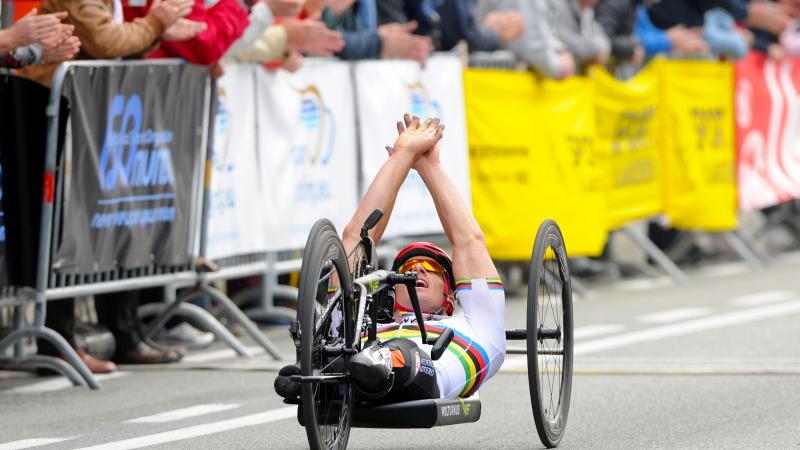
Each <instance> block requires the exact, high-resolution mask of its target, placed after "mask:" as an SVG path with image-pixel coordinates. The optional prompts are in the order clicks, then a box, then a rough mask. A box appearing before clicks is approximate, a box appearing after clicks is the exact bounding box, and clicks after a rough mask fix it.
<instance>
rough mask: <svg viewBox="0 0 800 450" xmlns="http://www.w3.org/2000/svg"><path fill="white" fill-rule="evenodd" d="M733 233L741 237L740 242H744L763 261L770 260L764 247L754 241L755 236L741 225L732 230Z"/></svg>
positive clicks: (770, 257)
mask: <svg viewBox="0 0 800 450" xmlns="http://www.w3.org/2000/svg"><path fill="white" fill-rule="evenodd" d="M733 233H734V234H735V235H736V236H737V237H738V238H739V239H741V241H742V242H744V243H745V245H747V246H748V247H749V248H750V249H751V250H752V251H753V253H755V254H756V256H758V257H759V259H761V260H762V261H763V262H765V263H768V262H770V261H772V256H770V255H769V253H768V252H767V251H766V250H765V249H764V247H763V246H762V245H761V244H759V243H758V242H756V240H755V238H754V237H753V235H752V234H750V232H749V231H747V230H745V229H744V228H742V227H739V228H737V229H735V230H733Z"/></svg>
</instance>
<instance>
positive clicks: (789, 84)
mask: <svg viewBox="0 0 800 450" xmlns="http://www.w3.org/2000/svg"><path fill="white" fill-rule="evenodd" d="M798 92H800V60H798V59H783V60H781V61H775V60H773V59H770V58H767V57H766V56H765V55H763V54H760V53H756V52H752V53H750V55H748V56H747V58H745V59H743V60H742V61H740V62H739V63H738V64H737V65H736V148H737V151H738V156H739V158H738V178H739V181H738V186H739V206H740V208H741V209H742V210H743V211H751V210H754V209H759V208H764V207H767V206H772V205H775V204H778V203H781V202H784V201H787V200H791V199H794V198H799V197H800V96H798Z"/></svg>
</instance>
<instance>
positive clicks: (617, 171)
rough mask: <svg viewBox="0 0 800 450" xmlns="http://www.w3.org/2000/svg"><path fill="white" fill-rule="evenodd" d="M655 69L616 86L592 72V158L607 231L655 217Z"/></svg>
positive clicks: (657, 182) (658, 210)
mask: <svg viewBox="0 0 800 450" xmlns="http://www.w3.org/2000/svg"><path fill="white" fill-rule="evenodd" d="M655 66H656V64H651V65H649V66H648V67H647V68H646V69H645V70H643V71H642V72H641V73H639V74H638V75H637V76H636V78H634V79H632V80H629V81H626V82H621V81H619V80H617V79H616V78H614V77H613V76H612V75H611V74H609V73H608V72H607V71H606V70H605V69H602V68H600V69H596V70H595V71H594V73H593V78H594V82H595V103H594V106H595V114H596V117H597V139H596V142H597V153H598V154H599V155H600V157H601V158H602V160H603V161H605V163H606V168H607V171H608V172H607V175H606V176H607V189H608V191H607V193H606V202H607V207H608V229H609V230H614V229H617V228H620V227H622V226H624V225H625V224H627V223H629V222H632V221H635V220H639V219H644V218H647V217H651V216H654V215H656V214H660V213H661V212H662V210H663V203H662V199H663V198H662V195H661V187H662V186H661V173H660V172H661V146H660V145H659V138H660V137H659V132H660V130H659V125H660V118H659V115H658V102H659V89H658V82H659V80H658V76H659V74H658V70H657V67H655Z"/></svg>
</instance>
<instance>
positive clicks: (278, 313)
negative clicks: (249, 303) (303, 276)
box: [234, 252, 297, 322]
mask: <svg viewBox="0 0 800 450" xmlns="http://www.w3.org/2000/svg"><path fill="white" fill-rule="evenodd" d="M265 260H266V263H267V267H266V270H264V273H262V274H261V286H260V287H255V288H252V291H251V289H247V290H245V291H244V292H241V293H240V294H239V295H237V296H236V297H237V299H236V300H240V301H241V298H242V297H245V298H246V296H248V295H249V296H252V297H254V296H261V297H260V301H259V302H257V305H258V306H256V307H254V308H250V309H248V310H247V311H246V312H245V314H246V315H247V317H249V318H250V319H252V320H256V321H260V322H274V321H276V320H278V321H287V322H288V321H292V320H295V318H296V317H297V311H295V310H294V309H291V308H284V307H280V306H275V297H276V296H285V297H289V298H292V299H294V300H295V302H296V301H297V288H294V287H292V286H282V285H280V284H279V283H278V277H277V274H276V270H275V265H276V263H277V257H276V255H275V252H267V253H266V255H265ZM236 300H234V303H237V301H236ZM237 304H240V303H237Z"/></svg>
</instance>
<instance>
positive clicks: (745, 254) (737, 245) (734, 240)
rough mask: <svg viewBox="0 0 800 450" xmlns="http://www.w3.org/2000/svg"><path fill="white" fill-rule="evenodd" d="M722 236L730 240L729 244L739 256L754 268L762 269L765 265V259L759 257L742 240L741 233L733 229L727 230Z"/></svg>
mask: <svg viewBox="0 0 800 450" xmlns="http://www.w3.org/2000/svg"><path fill="white" fill-rule="evenodd" d="M722 236H723V237H724V238H725V240H726V241H728V244H730V245H731V247H733V250H734V251H736V253H737V254H739V256H740V257H741V258H742V259H743V260H745V262H747V264H748V265H749V266H750V267H752V268H753V269H760V268H762V267H764V261H762V260H761V258H759V256H758V255H757V254H756V253H755V252H754V251H753V250H751V249H750V248H749V247H748V246H747V244H746V243H745V242H744V240H742V239H741V238H740V237H739V235H737V234H736V233H734V232H732V231H726V232H724V233H722Z"/></svg>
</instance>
